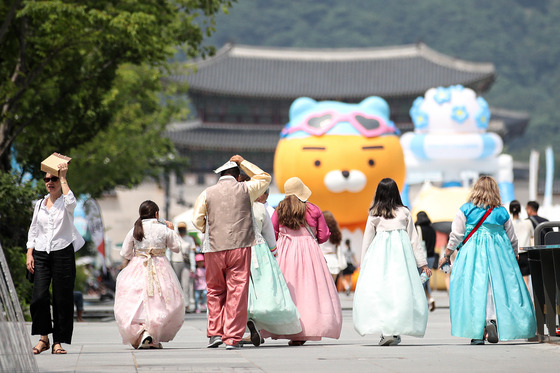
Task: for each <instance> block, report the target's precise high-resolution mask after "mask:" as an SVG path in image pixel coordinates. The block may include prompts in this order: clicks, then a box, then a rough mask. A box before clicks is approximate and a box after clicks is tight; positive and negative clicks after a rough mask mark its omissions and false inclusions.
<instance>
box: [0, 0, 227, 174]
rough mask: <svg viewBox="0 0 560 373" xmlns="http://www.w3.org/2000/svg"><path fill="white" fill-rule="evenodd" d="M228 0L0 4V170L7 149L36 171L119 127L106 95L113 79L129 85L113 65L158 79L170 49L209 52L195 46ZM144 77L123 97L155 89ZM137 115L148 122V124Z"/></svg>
mask: <svg viewBox="0 0 560 373" xmlns="http://www.w3.org/2000/svg"><path fill="white" fill-rule="evenodd" d="M231 3H232V1H230V0H174V1H166V0H159V1H150V0H122V1H108V0H82V1H60V0H52V1H25V0H19V1H18V0H14V1H2V2H1V3H0V15H1V17H2V25H1V27H0V47H1V48H2V58H1V59H0V101H1V102H2V112H1V113H0V169H2V170H4V171H7V170H9V169H10V163H9V161H10V154H11V150H12V149H16V151H17V160H18V162H19V163H20V164H21V165H22V166H23V168H24V171H29V172H31V173H33V174H34V175H38V171H37V169H38V167H39V163H40V161H41V160H42V159H43V158H44V157H45V156H46V155H48V154H50V153H51V152H52V151H55V150H56V151H59V152H61V153H66V154H72V153H73V150H74V149H76V148H77V147H79V146H85V144H87V143H88V142H89V141H90V140H92V139H96V138H97V135H98V134H99V133H100V132H102V131H105V130H107V129H108V127H109V126H111V125H112V124H117V125H120V123H116V122H115V116H116V114H117V112H116V111H115V107H117V108H118V109H123V105H121V106H120V107H118V106H119V104H117V103H115V102H114V100H112V99H111V95H113V96H114V95H118V93H117V92H115V84H118V82H119V81H120V82H121V83H122V84H128V83H130V82H129V81H127V80H126V78H124V75H123V74H125V72H124V71H123V70H122V69H121V67H122V66H123V65H125V64H128V65H133V66H143V67H144V68H146V69H155V70H156V73H155V74H164V73H166V72H167V71H168V70H167V67H168V60H169V58H170V57H171V56H173V54H174V53H175V52H176V48H177V46H181V47H182V49H183V51H184V53H185V54H186V55H187V56H189V57H194V56H197V55H201V54H202V55H204V54H206V53H208V52H211V51H212V48H210V47H206V46H203V45H202V40H203V38H204V37H205V36H207V35H209V34H211V33H212V31H213V30H214V15H215V14H217V13H218V12H220V11H221V10H225V9H227V7H229V6H230V5H231ZM148 74H149V75H151V74H152V73H148ZM152 78H153V75H152V76H149V77H148V78H146V79H145V80H144V77H142V79H143V82H144V83H147V84H148V86H146V87H144V86H142V85H140V86H137V91H130V93H132V94H134V93H137V94H139V95H142V94H143V92H144V90H152V92H153V90H154V89H158V88H159V87H158V86H157V85H154V84H153V83H149V80H150V79H152ZM120 97H121V98H122V95H121V96H120ZM161 105H162V106H163V105H164V103H163V102H161ZM152 110H156V111H157V110H159V108H157V107H156V108H153V107H152ZM164 118H165V117H164V116H162V117H161V118H160V119H164ZM138 119H139V120H140V121H143V122H144V123H143V124H142V125H143V126H149V125H150V124H152V123H153V120H154V119H155V118H153V117H152V114H149V115H148V118H145V119H146V121H144V119H143V118H138ZM158 125H159V123H158ZM159 128H160V129H161V126H159ZM153 134H154V132H152V133H150V135H153ZM155 134H157V132H155ZM97 140H99V139H97ZM128 144H129V145H132V146H134V144H133V143H132V142H128ZM140 145H142V144H140ZM166 147H167V145H166ZM154 148H155V147H154ZM90 149H91V147H90ZM144 149H145V148H144ZM104 150H106V149H104ZM163 150H164V151H167V150H168V149H163ZM137 155H138V152H137ZM152 155H153V154H152V152H149V154H147V156H149V157H151V156H152ZM137 171H138V173H142V172H143V169H142V168H139V169H137ZM139 178H140V177H139V176H137V175H135V180H138V179H139Z"/></svg>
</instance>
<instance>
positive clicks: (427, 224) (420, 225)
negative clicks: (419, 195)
mask: <svg viewBox="0 0 560 373" xmlns="http://www.w3.org/2000/svg"><path fill="white" fill-rule="evenodd" d="M416 229H417V231H418V241H419V242H420V243H421V244H422V245H421V246H423V248H424V249H425V250H426V259H427V260H428V268H435V267H434V265H437V263H435V260H436V257H435V255H436V253H435V247H436V230H435V229H434V227H432V221H431V220H430V218H429V217H428V214H426V212H425V211H419V212H418V213H417V214H416ZM424 292H425V293H426V299H428V307H429V309H430V311H434V310H435V309H436V301H435V300H434V298H432V289H431V288H430V281H426V282H424Z"/></svg>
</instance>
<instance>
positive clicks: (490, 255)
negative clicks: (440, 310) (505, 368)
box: [439, 176, 536, 345]
mask: <svg viewBox="0 0 560 373" xmlns="http://www.w3.org/2000/svg"><path fill="white" fill-rule="evenodd" d="M451 230H452V231H451V234H450V236H449V242H448V244H447V249H446V250H445V253H444V255H443V256H442V258H441V260H440V262H439V265H440V267H441V266H442V265H444V264H445V263H448V262H449V257H450V256H451V254H452V253H453V252H454V251H455V250H459V249H460V250H459V251H458V253H457V257H456V259H455V262H454V264H453V270H452V271H451V282H450V288H449V308H450V316H451V334H452V335H454V336H456V337H466V338H471V344H475V345H481V344H484V339H485V338H486V339H487V340H488V342H490V343H497V342H498V341H499V340H502V341H507V340H512V339H525V338H531V337H533V336H534V335H535V332H536V321H535V311H534V308H533V303H532V302H531V298H530V296H529V292H528V291H527V287H526V286H525V282H524V281H523V277H522V276H521V272H520V271H519V266H518V264H517V259H518V242H517V237H516V236H515V232H514V228H513V224H512V221H511V218H510V216H509V214H508V212H507V209H506V208H505V207H503V206H502V201H501V199H500V190H499V188H498V184H497V183H496V180H494V179H493V178H492V177H490V176H481V177H480V178H479V179H478V180H477V182H476V183H475V184H474V186H473V189H472V191H471V194H470V196H469V199H468V202H467V203H465V204H464V205H463V206H461V208H460V209H459V211H458V212H457V215H456V216H455V219H454V220H453V223H452V226H451Z"/></svg>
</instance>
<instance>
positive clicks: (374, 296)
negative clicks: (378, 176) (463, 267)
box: [352, 178, 432, 346]
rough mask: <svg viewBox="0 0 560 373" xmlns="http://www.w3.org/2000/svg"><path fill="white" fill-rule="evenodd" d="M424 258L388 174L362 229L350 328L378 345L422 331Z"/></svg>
mask: <svg viewBox="0 0 560 373" xmlns="http://www.w3.org/2000/svg"><path fill="white" fill-rule="evenodd" d="M427 264H428V263H427V261H426V256H425V254H424V252H423V251H422V248H421V247H420V244H419V242H418V235H417V233H416V228H415V227H414V222H413V220H412V216H410V212H409V210H408V208H406V207H405V206H404V205H403V203H402V200H401V196H400V193H399V188H398V186H397V184H396V183H395V181H394V180H393V179H390V178H385V179H383V180H381V181H380V182H379V184H378V186H377V190H376V191H375V196H374V198H373V201H372V203H371V206H370V208H369V216H368V219H367V223H366V229H365V231H364V239H363V243H362V265H361V269H360V276H359V277H358V283H357V284H356V292H355V294H354V307H353V313H352V315H353V319H354V329H356V331H357V332H358V333H359V334H360V335H366V334H377V335H380V336H381V339H380V341H379V345H380V346H389V345H390V346H395V345H397V344H399V343H400V342H401V335H411V336H415V337H423V336H424V333H425V332H426V325H427V323H428V304H427V302H426V296H425V295H424V290H423V289H422V283H421V281H420V276H419V275H418V268H421V270H422V272H424V273H425V274H426V276H428V277H430V276H431V274H432V272H431V270H430V269H429V268H428V265H427Z"/></svg>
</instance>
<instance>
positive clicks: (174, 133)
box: [166, 121, 282, 152]
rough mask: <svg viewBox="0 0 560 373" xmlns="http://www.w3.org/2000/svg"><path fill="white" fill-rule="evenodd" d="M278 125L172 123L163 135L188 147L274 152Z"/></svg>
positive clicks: (280, 128) (177, 143) (181, 146)
mask: <svg viewBox="0 0 560 373" xmlns="http://www.w3.org/2000/svg"><path fill="white" fill-rule="evenodd" d="M281 130H282V127H281V126H280V127H277V126H273V127H272V128H271V127H267V126H255V125H252V126H251V125H241V124H221V123H220V124H210V123H204V124H202V123H201V122H200V121H191V122H182V123H173V124H170V125H169V126H168V127H167V132H166V136H167V137H169V138H170V139H171V140H172V141H173V143H174V144H175V146H177V147H179V148H188V149H190V150H197V149H204V150H220V151H236V150H238V151H239V150H246V151H271V152H274V149H276V145H277V144H278V140H279V139H280V131H281Z"/></svg>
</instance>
